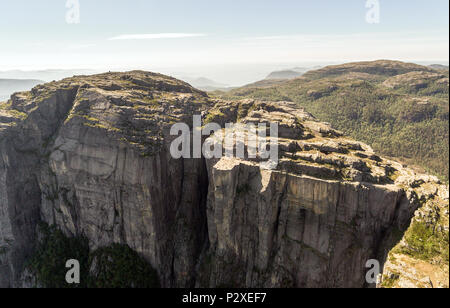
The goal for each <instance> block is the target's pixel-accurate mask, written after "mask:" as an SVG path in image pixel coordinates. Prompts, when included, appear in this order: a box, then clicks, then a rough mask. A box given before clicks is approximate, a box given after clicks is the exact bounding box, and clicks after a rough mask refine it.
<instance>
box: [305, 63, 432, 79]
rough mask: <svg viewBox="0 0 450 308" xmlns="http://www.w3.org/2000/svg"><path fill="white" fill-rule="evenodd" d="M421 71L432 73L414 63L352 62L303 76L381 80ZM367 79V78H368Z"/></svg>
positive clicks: (430, 69)
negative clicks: (349, 76)
mask: <svg viewBox="0 0 450 308" xmlns="http://www.w3.org/2000/svg"><path fill="white" fill-rule="evenodd" d="M414 71H421V72H432V71H433V69H432V68H430V67H426V66H422V65H418V64H415V63H405V62H400V61H390V60H378V61H366V62H352V63H346V64H340V65H330V66H326V67H324V68H321V69H319V70H313V71H309V72H307V73H306V74H304V77H305V78H308V79H321V78H333V77H339V76H341V77H342V76H344V75H347V74H350V73H353V74H358V73H359V74H368V75H371V77H376V78H378V79H380V78H381V79H382V78H385V77H392V76H396V75H401V74H406V73H409V72H414ZM368 77H369V76H368Z"/></svg>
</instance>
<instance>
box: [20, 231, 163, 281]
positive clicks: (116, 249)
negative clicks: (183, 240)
mask: <svg viewBox="0 0 450 308" xmlns="http://www.w3.org/2000/svg"><path fill="white" fill-rule="evenodd" d="M40 232H41V239H40V241H39V244H38V246H37V248H36V250H35V252H34V254H33V255H32V257H31V258H30V259H29V260H28V262H27V263H26V267H27V268H28V269H29V270H30V272H31V273H33V274H34V275H35V276H36V279H37V282H38V284H39V285H41V286H43V287H46V288H86V287H89V288H127V287H134V288H156V287H159V281H158V276H157V273H156V272H155V270H154V269H153V268H152V267H151V266H150V264H148V263H147V262H146V261H145V260H144V259H143V258H142V257H141V256H139V255H138V254H137V253H136V252H134V251H133V250H132V249H131V248H129V247H128V246H125V245H119V244H113V245H111V246H109V247H104V248H100V249H98V250H96V251H94V252H90V251H89V245H88V241H87V239H85V238H83V237H74V238H69V237H67V236H65V235H64V234H63V232H61V231H60V230H59V229H57V228H56V227H54V226H48V225H46V224H41V225H40ZM70 259H75V260H78V261H79V262H80V266H81V268H80V277H81V283H80V284H79V285H77V284H72V285H69V284H67V283H66V280H65V277H66V273H67V271H68V269H67V268H66V267H65V263H66V261H67V260H70Z"/></svg>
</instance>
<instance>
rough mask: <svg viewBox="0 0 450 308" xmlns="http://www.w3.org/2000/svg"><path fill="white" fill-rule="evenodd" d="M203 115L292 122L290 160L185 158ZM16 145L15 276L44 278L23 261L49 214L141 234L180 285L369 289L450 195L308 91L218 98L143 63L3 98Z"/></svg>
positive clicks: (1, 280)
mask: <svg viewBox="0 0 450 308" xmlns="http://www.w3.org/2000/svg"><path fill="white" fill-rule="evenodd" d="M193 114H203V116H204V120H205V121H207V122H211V121H212V122H217V123H221V124H223V123H227V122H239V123H242V124H248V123H267V122H270V121H276V122H277V123H279V127H280V130H279V133H280V138H281V140H280V144H279V149H280V156H279V158H280V164H279V166H278V169H277V170H273V171H264V170H262V169H261V168H260V163H261V158H256V159H245V160H240V159H234V158H227V157H223V158H221V159H218V160H216V159H194V160H190V159H181V160H176V159H173V158H172V157H171V155H170V154H169V150H168V148H169V145H170V142H171V140H173V139H174V137H173V136H172V137H171V136H170V134H169V131H170V127H171V126H172V125H173V124H174V123H177V122H186V123H189V124H191V125H192V115H193ZM236 129H237V130H238V131H237V133H240V131H239V129H240V128H239V127H238V128H236ZM207 137H208V136H207ZM207 137H205V138H207ZM209 138H211V139H210V141H211V142H213V143H214V142H217V140H220V139H218V138H220V132H217V133H216V134H214V135H213V136H209ZM0 144H1V147H0V152H1V155H0V158H1V159H0V192H1V194H2V198H0V208H1V209H2V210H1V211H0V213H2V215H0V222H1V224H0V225H1V228H0V247H1V250H0V251H1V253H0V286H17V285H21V286H28V287H30V286H36V280H37V281H38V282H39V281H40V280H39V279H40V277H39V275H37V273H28V274H26V273H22V272H21V269H22V268H23V265H24V264H25V262H26V260H27V259H28V257H29V256H30V255H32V254H33V251H34V246H35V245H34V244H33V243H37V240H38V236H37V234H36V226H37V225H38V223H39V222H45V223H47V224H49V225H55V226H56V227H58V228H59V229H61V231H62V232H63V233H64V234H65V235H66V236H69V237H73V236H84V237H86V238H87V239H88V240H89V248H90V249H93V250H94V249H97V248H101V247H104V246H108V245H112V244H126V245H128V246H129V247H130V248H131V249H132V250H134V251H136V252H137V253H138V254H139V255H140V256H143V257H144V258H145V260H146V261H147V262H148V263H149V264H151V266H152V267H153V268H154V269H155V270H156V272H157V273H158V275H159V280H160V281H161V284H162V286H165V287H180V286H185V287H186V286H190V287H193V286H197V287H217V286H225V285H233V286H247V287H283V286H284V287H286V286H291V287H314V286H315V287H318V286H326V287H344V286H349V287H356V286H358V287H362V286H367V285H366V282H365V273H364V271H363V269H364V265H365V263H366V261H367V260H368V259H369V258H373V257H376V258H378V260H379V261H380V263H382V264H383V263H384V260H385V259H386V256H387V254H388V253H389V251H390V250H391V247H393V246H394V245H395V244H396V243H397V242H396V241H395V239H394V238H395V234H396V232H397V231H399V232H403V231H404V230H406V229H407V228H408V226H409V222H410V219H411V218H412V216H413V214H414V211H415V210H416V209H417V208H419V207H420V205H421V202H422V203H423V204H428V203H429V202H432V201H433V200H434V201H436V202H437V201H438V202H440V203H443V204H447V208H448V188H447V187H446V186H445V185H442V184H441V183H440V181H439V180H438V179H436V178H434V177H429V176H424V175H419V174H416V173H415V172H414V171H412V170H410V169H408V168H405V167H403V166H402V165H401V164H399V163H396V162H393V161H390V160H388V159H384V158H382V157H379V156H377V155H376V154H375V153H374V152H373V150H372V149H371V148H370V147H369V146H367V145H365V144H362V143H360V142H357V141H354V140H351V139H350V138H347V137H345V136H343V134H342V132H339V131H337V130H335V129H333V128H332V127H331V126H330V125H329V124H326V123H321V122H319V121H317V120H316V119H315V118H314V117H313V116H312V115H311V114H309V113H307V112H306V111H305V110H303V109H302V108H299V107H298V106H296V104H295V103H292V102H280V101H278V102H266V101H260V100H251V99H250V100H240V101H234V102H229V101H224V100H218V99H214V98H211V97H209V96H208V95H207V94H206V93H205V92H202V91H199V90H197V89H194V88H192V87H191V86H190V85H189V84H187V83H185V82H182V81H179V80H176V79H174V78H170V77H167V76H164V75H160V74H154V73H149V72H143V71H133V72H126V73H105V74H100V75H95V76H77V77H73V78H67V79H64V80H62V81H59V82H53V83H48V84H45V85H41V86H37V87H35V88H33V89H32V90H31V91H30V92H23V93H17V94H15V95H13V96H12V97H11V99H10V100H9V101H8V102H6V103H2V104H0ZM245 147H246V148H247V149H248V145H247V144H246V145H245ZM18 174H20V175H27V176H25V177H20V176H18ZM446 191H447V197H446V196H445V192H446ZM225 196H227V197H225ZM227 200H228V201H227ZM230 200H231V201H232V202H231V201H230ZM17 212H20V213H21V215H20V216H17V214H16V213H17ZM250 217H257V219H253V218H252V219H249V218H250ZM25 222H26V223H25ZM283 226H284V227H283ZM317 230H320V232H318V231H317ZM396 230H397V231H396ZM447 232H448V230H447ZM336 235H339V237H336ZM355 243H358V245H356V246H355ZM235 247H238V249H237V251H236V249H235ZM12 256H14V257H13V258H12ZM52 257H54V256H52ZM291 258H294V259H295V260H297V262H290V261H289V260H291ZM44 263H45V264H48V263H49V262H44ZM50 264H51V263H50ZM298 264H302V266H301V267H298ZM355 264H356V265H355ZM90 266H91V267H92V266H93V265H92V264H91V265H90ZM313 267H314V268H316V269H317V271H319V274H317V273H316V272H315V271H310V270H309V269H310V268H313ZM349 269H351V270H349ZM90 271H91V272H93V273H96V272H97V270H96V269H95V268H94V267H92V268H91V269H90ZM97 274H98V273H97ZM30 275H31V277H29V276H30ZM36 275H37V276H36ZM5 277H6V278H5ZM61 278H62V277H61ZM30 281H31V282H30ZM33 281H34V282H33ZM443 283H445V282H443Z"/></svg>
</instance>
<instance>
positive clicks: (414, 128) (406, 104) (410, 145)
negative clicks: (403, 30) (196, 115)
mask: <svg viewBox="0 0 450 308" xmlns="http://www.w3.org/2000/svg"><path fill="white" fill-rule="evenodd" d="M448 95H449V75H448V70H447V71H437V70H435V69H432V68H430V67H427V66H421V65H417V64H414V63H403V62H399V61H387V60H380V61H372V62H357V63H347V64H342V65H332V66H327V67H324V68H321V69H319V70H314V71H309V72H307V73H305V74H304V75H303V76H302V77H300V78H296V79H291V80H269V81H261V82H257V83H254V84H251V85H247V86H244V87H241V88H237V89H234V90H232V91H229V92H227V93H224V94H223V95H222V96H221V97H222V98H225V99H227V98H230V99H231V98H255V99H264V100H271V101H293V102H297V103H298V104H299V105H300V106H302V107H304V108H305V109H306V110H307V111H308V112H310V113H312V114H313V115H314V116H316V117H317V118H318V119H320V120H321V121H324V122H329V123H331V124H332V125H333V126H334V127H336V128H337V129H340V130H343V131H345V132H347V133H349V134H350V135H352V137H354V138H355V139H358V140H362V141H364V142H367V143H369V144H370V145H372V146H373V147H374V149H375V150H376V151H378V152H380V153H382V154H384V155H387V156H391V157H398V158H400V159H402V160H403V161H405V162H407V163H413V164H414V165H416V166H420V167H422V168H424V169H425V170H427V171H431V172H433V173H435V174H437V175H440V176H442V177H443V178H445V179H448V176H449V175H448V174H449V165H448V155H449V142H448V138H449V135H448V134H449V133H448V131H449V130H448V125H449V122H448V121H449V120H448V119H449V117H448V114H449V106H448Z"/></svg>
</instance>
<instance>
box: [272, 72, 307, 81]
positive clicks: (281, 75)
mask: <svg viewBox="0 0 450 308" xmlns="http://www.w3.org/2000/svg"><path fill="white" fill-rule="evenodd" d="M302 75H303V73H302V72H298V71H293V70H284V71H276V72H272V73H270V74H269V75H268V76H267V77H266V79H294V78H297V77H300V76H302Z"/></svg>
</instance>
